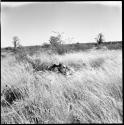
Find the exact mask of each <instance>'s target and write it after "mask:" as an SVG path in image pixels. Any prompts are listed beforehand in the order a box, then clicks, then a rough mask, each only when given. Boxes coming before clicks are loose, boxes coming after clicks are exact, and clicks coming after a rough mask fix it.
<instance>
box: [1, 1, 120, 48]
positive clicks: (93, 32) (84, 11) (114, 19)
mask: <svg viewBox="0 0 124 125" xmlns="http://www.w3.org/2000/svg"><path fill="white" fill-rule="evenodd" d="M52 31H56V32H60V33H62V32H64V38H65V39H67V38H71V37H72V38H73V39H72V42H80V43H83V42H84V43H86V42H95V39H94V38H95V37H96V36H97V34H98V33H100V32H102V33H103V34H104V36H105V40H106V41H116V40H119V41H121V40H122V2H116V1H114V2H112V1H111V2H107V1H106V2H1V47H6V46H12V42H11V41H12V38H13V36H18V37H19V38H20V40H21V41H20V42H21V44H22V45H23V46H30V45H42V43H44V42H49V38H50V35H52ZM69 42H70V43H71V40H70V41H69V40H67V41H65V43H69Z"/></svg>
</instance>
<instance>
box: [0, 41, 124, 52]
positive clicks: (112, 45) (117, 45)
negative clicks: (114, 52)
mask: <svg viewBox="0 0 124 125" xmlns="http://www.w3.org/2000/svg"><path fill="white" fill-rule="evenodd" d="M50 46H51V45H50V44H45V45H41V46H40V45H37V46H23V49H25V50H26V51H33V52H35V51H44V49H45V50H48V49H50ZM63 46H64V47H65V49H66V50H67V51H70V50H74V51H81V50H82V51H83V50H87V49H92V48H93V47H97V46H98V45H97V43H73V44H63ZM100 46H106V47H107V48H108V49H110V50H111V49H121V48H122V41H109V42H104V43H101V45H100ZM11 50H13V47H6V48H1V52H3V51H11Z"/></svg>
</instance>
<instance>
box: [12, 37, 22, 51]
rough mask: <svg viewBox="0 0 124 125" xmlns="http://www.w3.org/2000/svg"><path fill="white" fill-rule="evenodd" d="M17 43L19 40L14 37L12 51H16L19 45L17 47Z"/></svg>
mask: <svg viewBox="0 0 124 125" xmlns="http://www.w3.org/2000/svg"><path fill="white" fill-rule="evenodd" d="M19 41H20V39H19V38H18V36H14V37H13V41H12V42H13V45H14V50H16V49H17V47H19V46H20V45H19Z"/></svg>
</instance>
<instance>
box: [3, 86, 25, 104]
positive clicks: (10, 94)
mask: <svg viewBox="0 0 124 125" xmlns="http://www.w3.org/2000/svg"><path fill="white" fill-rule="evenodd" d="M4 98H5V100H6V101H7V102H8V103H9V104H13V102H14V101H16V100H19V99H22V98H23V95H22V93H21V92H20V90H19V89H18V88H8V87H7V88H6V89H5V90H4Z"/></svg>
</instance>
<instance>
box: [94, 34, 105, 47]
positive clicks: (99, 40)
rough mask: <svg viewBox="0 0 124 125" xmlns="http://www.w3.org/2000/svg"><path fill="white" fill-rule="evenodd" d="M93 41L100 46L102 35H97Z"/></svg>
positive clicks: (102, 39) (102, 40)
mask: <svg viewBox="0 0 124 125" xmlns="http://www.w3.org/2000/svg"><path fill="white" fill-rule="evenodd" d="M95 39H96V42H97V44H98V45H100V44H101V43H103V42H104V35H103V34H102V33H99V34H98V36H97V38H95Z"/></svg>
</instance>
